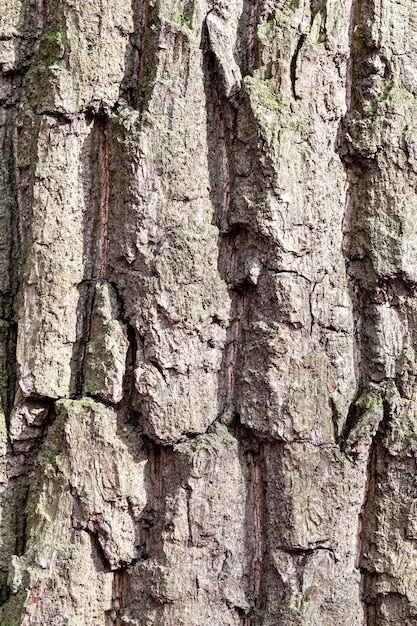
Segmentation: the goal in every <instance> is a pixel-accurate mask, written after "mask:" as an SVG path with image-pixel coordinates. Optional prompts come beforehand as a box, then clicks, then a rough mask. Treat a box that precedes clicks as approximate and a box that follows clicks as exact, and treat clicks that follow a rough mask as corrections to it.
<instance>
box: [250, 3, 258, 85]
mask: <svg viewBox="0 0 417 626" xmlns="http://www.w3.org/2000/svg"><path fill="white" fill-rule="evenodd" d="M257 18H258V0H252V3H251V6H250V16H249V26H248V55H249V58H248V71H249V74H253V72H254V70H255V62H256V45H255V44H256V26H257Z"/></svg>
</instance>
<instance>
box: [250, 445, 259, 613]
mask: <svg viewBox="0 0 417 626" xmlns="http://www.w3.org/2000/svg"><path fill="white" fill-rule="evenodd" d="M251 461H252V480H253V492H254V508H253V522H254V531H255V572H254V574H255V576H254V578H255V580H254V598H255V601H256V600H257V599H258V597H259V593H260V589H261V567H262V522H261V473H260V469H259V465H258V462H257V460H256V459H255V457H254V456H253V455H252V458H251Z"/></svg>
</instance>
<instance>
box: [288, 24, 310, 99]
mask: <svg viewBox="0 0 417 626" xmlns="http://www.w3.org/2000/svg"><path fill="white" fill-rule="evenodd" d="M306 38H307V35H306V34H305V33H302V34H301V35H300V37H299V39H298V41H297V46H296V48H295V51H294V54H293V55H292V57H291V61H290V78H291V90H292V95H293V98H294V100H301V97H300V96H299V95H298V94H297V90H296V87H295V83H296V81H297V62H298V57H299V54H300V51H301V48H302V47H303V43H304V42H305V40H306Z"/></svg>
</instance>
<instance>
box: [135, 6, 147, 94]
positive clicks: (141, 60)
mask: <svg viewBox="0 0 417 626" xmlns="http://www.w3.org/2000/svg"><path fill="white" fill-rule="evenodd" d="M147 9H148V1H147V0H142V12H141V22H140V49H139V66H138V75H137V80H138V85H139V84H140V81H141V80H142V75H143V67H144V62H145V38H146V21H147V19H148V11H147Z"/></svg>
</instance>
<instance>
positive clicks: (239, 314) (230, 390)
mask: <svg viewBox="0 0 417 626" xmlns="http://www.w3.org/2000/svg"><path fill="white" fill-rule="evenodd" d="M246 305H247V295H246V294H241V293H239V294H237V296H236V301H235V306H236V314H235V319H234V320H233V322H232V325H231V339H230V343H229V346H228V349H227V396H226V407H225V408H227V406H228V405H230V403H231V402H233V397H234V391H235V369H236V360H237V353H238V345H239V340H240V338H241V331H242V319H243V317H244V315H245V312H246Z"/></svg>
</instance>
